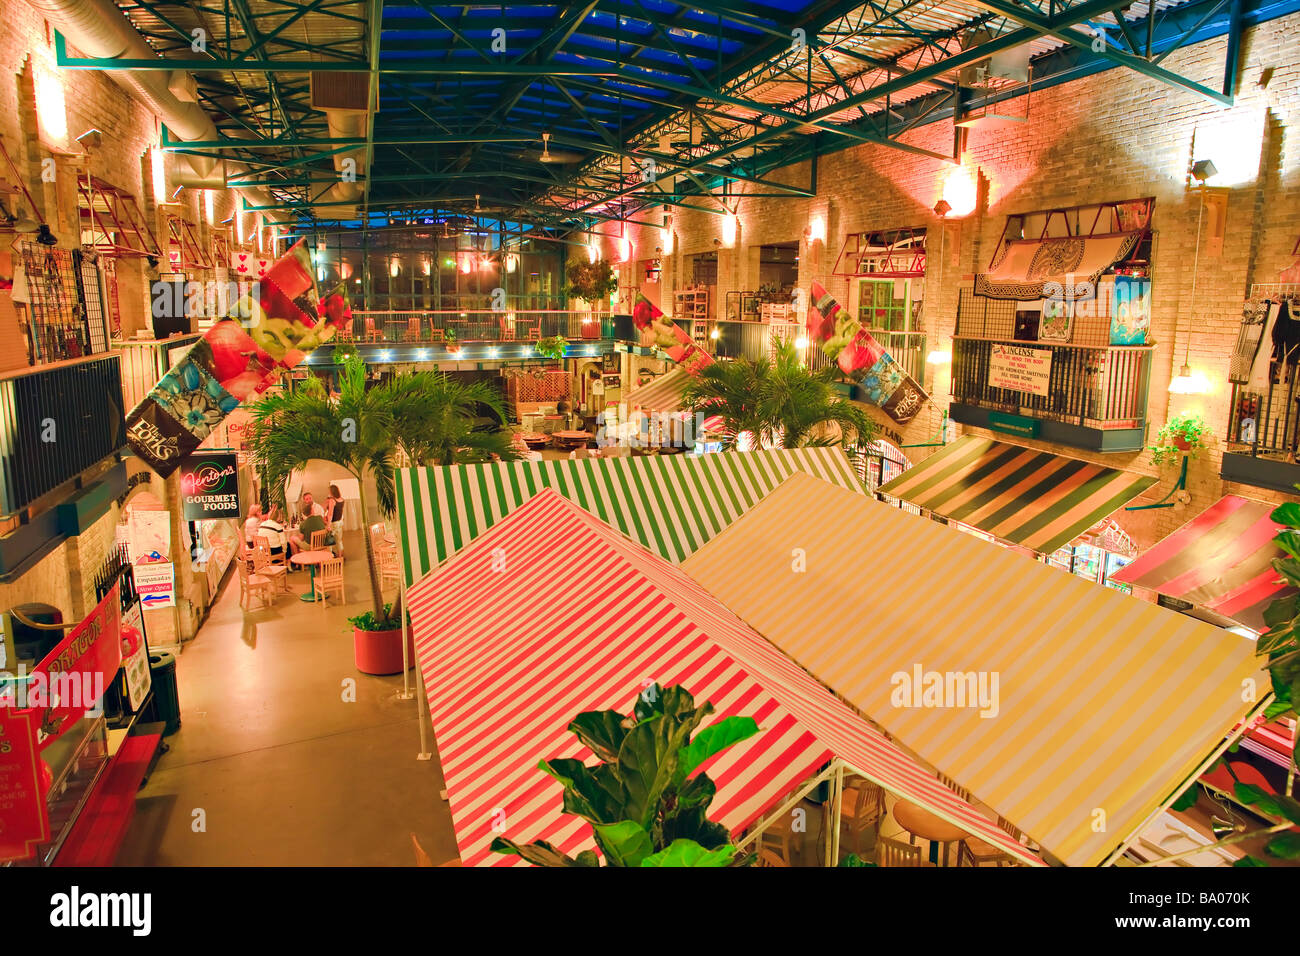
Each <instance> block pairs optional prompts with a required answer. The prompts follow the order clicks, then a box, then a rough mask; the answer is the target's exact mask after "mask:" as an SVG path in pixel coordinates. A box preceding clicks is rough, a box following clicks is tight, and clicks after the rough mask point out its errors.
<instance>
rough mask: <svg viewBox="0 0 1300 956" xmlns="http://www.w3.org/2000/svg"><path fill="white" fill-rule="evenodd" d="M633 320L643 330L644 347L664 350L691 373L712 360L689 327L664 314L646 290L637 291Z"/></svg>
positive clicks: (642, 341) (693, 373) (642, 343)
mask: <svg viewBox="0 0 1300 956" xmlns="http://www.w3.org/2000/svg"><path fill="white" fill-rule="evenodd" d="M632 321H633V323H634V324H635V325H636V327H637V329H639V330H640V332H641V345H642V347H644V348H652V347H653V348H658V349H661V350H662V351H663V352H664V354H665V355H667V356H668V358H670V359H671V360H672V361H674V362H676V363H678V364H679V365H681V366H682V367H683V368H685V369H686V371H687V372H689V373H690V374H692V375H695V374H697V373H698V372H699V370H700V369H702V368H704V366H706V365H708V364H710V363H711V362H712V361H713V356H712V355H710V354H709V353H708V352H706V351H705V350H704V349H702V348H700V347H699V346H698V345H696V344H695V343H694V342H693V341H692V340H691V337H690V336H689V335H688V334H687V333H686V330H685V329H683V328H682V327H681V326H680V325H678V324H677V323H676V322H674V321H673V320H672V319H670V318H668V317H667V316H665V315H664V313H663V310H662V309H660V308H659V307H658V306H657V305H655V304H654V303H653V302H651V301H650V300H649V299H647V298H646V297H645V294H644V293H637V297H636V302H635V303H634V304H633V306H632Z"/></svg>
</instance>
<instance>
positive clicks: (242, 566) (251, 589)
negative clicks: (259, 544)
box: [239, 561, 275, 611]
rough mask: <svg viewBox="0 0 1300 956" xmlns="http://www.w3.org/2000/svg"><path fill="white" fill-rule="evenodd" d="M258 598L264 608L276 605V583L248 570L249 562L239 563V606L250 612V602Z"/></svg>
mask: <svg viewBox="0 0 1300 956" xmlns="http://www.w3.org/2000/svg"><path fill="white" fill-rule="evenodd" d="M254 597H256V598H257V599H258V600H259V601H261V602H262V607H264V608H265V607H270V606H271V605H272V604H274V603H275V582H274V581H272V580H271V579H270V578H268V577H266V576H265V575H262V574H253V573H252V572H251V571H249V570H248V562H247V561H240V562H239V606H240V607H242V608H243V609H244V610H245V611H250V610H252V608H250V607H249V606H248V605H249V602H250V601H251V599H252V598H254Z"/></svg>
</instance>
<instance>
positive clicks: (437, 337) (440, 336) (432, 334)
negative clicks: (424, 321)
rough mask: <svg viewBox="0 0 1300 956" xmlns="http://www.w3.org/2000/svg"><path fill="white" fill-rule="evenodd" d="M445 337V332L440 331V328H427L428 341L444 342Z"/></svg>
mask: <svg viewBox="0 0 1300 956" xmlns="http://www.w3.org/2000/svg"><path fill="white" fill-rule="evenodd" d="M446 338H447V336H446V334H445V333H444V332H443V331H442V329H437V328H434V329H430V330H429V341H430V342H434V343H440V342H445V341H446Z"/></svg>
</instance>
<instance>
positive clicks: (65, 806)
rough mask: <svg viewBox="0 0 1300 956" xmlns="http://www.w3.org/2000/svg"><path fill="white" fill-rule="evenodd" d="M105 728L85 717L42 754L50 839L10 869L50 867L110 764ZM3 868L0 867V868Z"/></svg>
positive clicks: (100, 721) (101, 722)
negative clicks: (47, 775) (47, 774)
mask: <svg viewBox="0 0 1300 956" xmlns="http://www.w3.org/2000/svg"><path fill="white" fill-rule="evenodd" d="M109 757H110V754H109V749H108V725H107V723H106V722H105V720H104V717H103V715H102V714H100V715H91V714H87V715H85V716H84V717H82V718H81V719H80V720H79V721H77V722H76V723H75V724H73V725H72V726H71V727H70V728H68V730H67V731H65V732H64V733H63V734H62V735H61V736H59V737H58V738H57V739H56V740H54V741H53V742H52V743H51V744H50V745H49V746H48V747H46V748H45V750H43V751H41V759H42V760H43V761H44V762H45V764H46V766H48V767H49V768H50V774H51V777H52V780H53V782H52V784H51V786H50V791H49V794H48V795H47V796H46V805H47V807H48V810H49V816H50V839H49V841H48V842H47V843H43V844H41V845H40V846H39V847H37V849H36V854H35V855H34V856H33V857H32V858H31V859H29V860H25V861H20V862H16V863H10V864H8V865H9V866H51V865H52V864H53V863H54V858H55V857H56V856H57V855H58V853H59V850H60V848H61V847H62V846H63V841H64V840H66V839H67V837H68V834H69V833H70V832H71V831H72V827H73V824H75V823H76V822H77V817H78V815H79V814H80V813H81V810H82V808H83V807H84V806H85V804H86V801H87V800H88V799H89V798H90V795H91V793H92V792H93V791H94V789H95V784H96V783H97V782H98V781H99V778H100V775H101V774H102V773H103V772H104V770H105V768H106V767H107V766H108V763H109ZM3 865H5V864H0V866H3Z"/></svg>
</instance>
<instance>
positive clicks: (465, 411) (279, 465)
mask: <svg viewBox="0 0 1300 956" xmlns="http://www.w3.org/2000/svg"><path fill="white" fill-rule="evenodd" d="M453 384H454V383H453ZM485 390H486V391H485ZM493 396H494V392H493V390H491V388H490V386H482V388H479V387H477V386H463V387H461V388H453V387H450V386H449V384H448V382H447V380H446V379H445V377H444V376H441V375H438V374H436V373H431V372H417V373H415V374H410V375H399V376H397V377H396V378H394V379H392V380H391V381H390V382H388V383H386V384H384V385H380V386H377V387H375V388H369V389H368V388H367V387H366V365H365V362H364V361H363V360H362V359H361V358H360V357H359V356H357V355H355V354H351V355H346V356H344V357H343V361H342V367H341V368H340V371H339V395H338V396H337V398H331V397H330V395H329V394H328V393H327V392H326V391H325V389H324V388H323V387H322V386H321V385H320V383H319V382H318V381H316V380H315V379H311V380H309V381H308V382H307V383H306V385H305V386H304V387H303V388H300V389H298V390H297V391H295V392H292V393H281V394H275V395H268V396H266V397H264V398H262V399H261V400H260V401H258V402H257V403H255V404H254V405H253V406H252V408H251V409H250V410H251V412H252V415H253V425H252V428H251V431H250V435H249V440H248V448H249V452H250V455H251V457H252V459H253V462H254V464H255V465H256V466H257V467H258V468H259V469H260V471H261V472H262V476H263V479H264V481H265V484H266V487H267V488H269V489H271V495H272V497H273V498H276V499H278V500H279V502H280V503H282V504H283V503H284V501H283V499H284V489H285V485H286V483H287V479H288V477H289V475H290V474H291V473H292V472H294V471H296V470H298V469H301V468H304V467H306V465H307V464H308V463H310V462H312V461H317V460H320V461H330V462H334V463H335V464H337V465H341V466H342V467H344V468H346V469H347V470H348V471H349V472H351V473H352V475H353V476H354V477H356V478H357V479H358V481H357V484H358V485H359V487H360V489H361V513H362V515H363V516H364V515H366V514H367V513H368V509H367V503H366V482H367V479H370V480H372V481H373V482H374V486H375V490H376V494H377V495H378V498H379V500H378V506H379V512H380V514H382V515H384V516H386V517H387V516H390V515H392V514H393V512H394V510H395V508H396V497H397V493H396V487H395V485H394V483H393V469H394V467H395V456H396V452H397V450H398V449H399V448H402V449H403V450H405V451H406V453H407V456H408V457H409V458H410V460H411V461H412V463H415V464H423V463H425V462H427V461H429V460H431V459H435V458H436V459H437V460H439V461H442V460H444V459H445V458H448V457H449V458H450V459H451V460H452V461H461V460H473V454H474V450H475V449H479V450H482V449H485V448H491V449H492V450H493V451H495V450H496V449H497V448H500V447H501V445H502V444H503V443H505V445H506V447H505V448H503V449H502V451H501V454H502V457H506V456H509V455H513V452H512V451H511V450H510V449H509V447H508V442H509V436H508V435H503V434H502V432H503V429H500V428H494V427H492V426H491V425H488V426H483V425H482V424H481V423H479V422H478V421H477V419H476V418H475V416H476V415H477V414H478V411H479V407H480V405H481V404H482V405H487V406H489V408H494V409H499V407H500V398H499V396H497V397H495V398H494V397H493ZM493 401H495V403H496V404H495V406H494V405H493V404H492V403H493ZM476 427H477V428H478V429H479V430H478V431H477V432H476V431H475V428H476ZM448 446H454V447H453V448H452V450H451V451H450V452H448V451H447V447H448ZM462 449H468V450H469V451H462ZM487 453H491V452H487ZM363 537H364V538H365V544H366V549H365V550H366V570H367V575H368V578H369V584H370V599H371V606H370V609H369V610H367V611H366V612H364V613H362V614H359V615H357V616H356V617H354V618H352V619H351V623H352V625H353V628H354V630H353V641H354V650H355V656H356V661H357V668H358V669H359V670H361V671H362V672H364V673H372V674H380V673H397V672H400V670H401V663H400V662H401V660H402V654H401V633H402V613H403V610H402V606H401V601H400V600H398V601H396V602H394V603H393V604H385V603H384V599H383V591H382V589H381V587H380V582H379V571H378V567H377V565H376V562H375V553H374V548H373V544H372V542H371V540H370V535H369V534H365V535H363ZM410 659H414V655H412V656H411V658H410Z"/></svg>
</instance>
